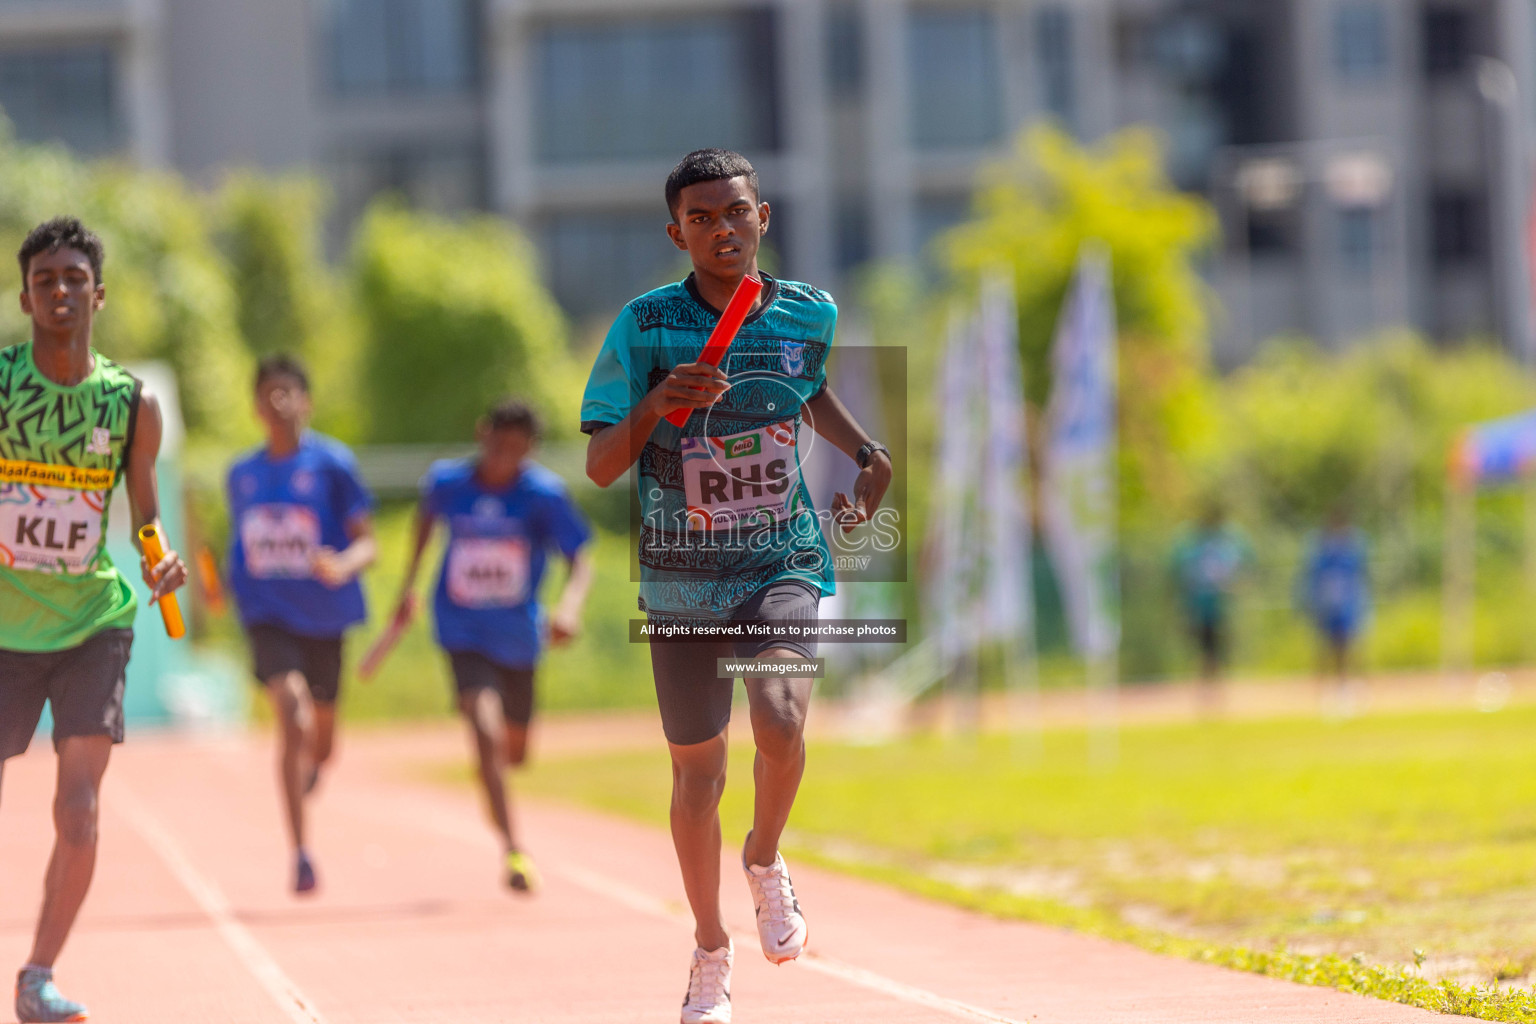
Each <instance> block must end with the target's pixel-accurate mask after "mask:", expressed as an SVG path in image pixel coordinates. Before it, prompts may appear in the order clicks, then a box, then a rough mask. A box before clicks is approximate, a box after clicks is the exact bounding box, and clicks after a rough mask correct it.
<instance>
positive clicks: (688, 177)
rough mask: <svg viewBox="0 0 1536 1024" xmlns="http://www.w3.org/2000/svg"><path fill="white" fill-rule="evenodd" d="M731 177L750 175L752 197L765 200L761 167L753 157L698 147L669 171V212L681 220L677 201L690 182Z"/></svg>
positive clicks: (695, 183)
mask: <svg viewBox="0 0 1536 1024" xmlns="http://www.w3.org/2000/svg"><path fill="white" fill-rule="evenodd" d="M731 178H746V179H747V187H748V188H750V189H751V190H752V198H753V199H756V200H758V201H759V202H761V201H762V198H763V194H762V193H761V192H760V191H759V190H758V187H757V171H756V170H754V169H753V167H752V161H750V160H748V159H747V158H746V157H744V156H742V155H741V154H740V153H737V152H735V151H734V150H729V149H696V150H694V151H693V152H692V153H689V154H688V155H687V156H685V157H683V159H682V160H681V161H680V162H679V163H678V165H677V166H676V167H674V168H672V173H671V174H669V175H667V212H669V213H671V214H672V219H673V220H677V202H678V200H679V199H680V198H682V195H683V189H685V188H687V187H688V186H689V185H697V184H698V183H699V182H701V181H729V180H730V179H731Z"/></svg>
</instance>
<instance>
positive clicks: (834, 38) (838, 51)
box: [827, 3, 864, 97]
mask: <svg viewBox="0 0 1536 1024" xmlns="http://www.w3.org/2000/svg"><path fill="white" fill-rule="evenodd" d="M860 17H861V15H860V12H859V9H858V7H856V6H854V5H853V4H850V3H839V4H833V5H829V6H828V8H827V84H828V85H829V86H831V88H832V94H833V95H834V96H840V97H842V96H857V95H858V93H859V90H860V89H861V88H862V87H863V84H864V26H863V25H862V24H861V22H860Z"/></svg>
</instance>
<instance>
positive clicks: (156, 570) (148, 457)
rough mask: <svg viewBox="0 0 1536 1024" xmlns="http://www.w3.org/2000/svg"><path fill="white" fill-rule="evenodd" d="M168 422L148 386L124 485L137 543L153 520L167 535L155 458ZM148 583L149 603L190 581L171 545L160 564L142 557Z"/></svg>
mask: <svg viewBox="0 0 1536 1024" xmlns="http://www.w3.org/2000/svg"><path fill="white" fill-rule="evenodd" d="M164 427H165V424H164V421H163V419H162V417H161V415H160V400H159V399H157V398H156V397H155V396H154V395H153V394H152V393H151V392H150V390H149V389H148V388H144V389H143V390H141V391H140V392H139V411H138V419H137V421H136V423H135V425H134V430H133V440H132V442H131V443H130V444H129V446H128V467H127V473H126V474H125V476H126V479H125V481H124V488H125V489H126V490H127V492H128V508H129V511H130V512H131V513H132V516H133V531H132V533H133V543H134V544H135V546H137V545H138V543H139V529H140V528H141V527H145V526H148V525H150V524H151V523H153V524H154V526H155V527H156V528H157V529H158V530H159V531H160V535H161V536H162V537H163V536H165V530H164V529H163V528H162V527H161V526H160V486H159V483H158V482H157V480H156V477H155V458H156V457H157V456H158V455H159V454H160V435H161V432H162V431H163V430H164ZM139 563H140V565H139V568H140V571H141V572H142V573H143V574H144V584H145V586H147V587H149V590H150V594H149V603H150V604H154V603H155V602H156V601H158V600H160V598H161V597H163V596H164V595H166V594H169V593H170V592H171V591H173V590H175V589H176V588H177V587H179V586H181V585H182V584H183V583H185V582H187V566H186V563H185V562H183V561H182V560H181V555H179V554H178V553H177V552H176V551H175V550H174V549H169V550H167V551H166V553H165V557H164V558H162V559H161V560H160V561H159V563H158V564H156V565H149V564H147V563H145V562H144V560H143V558H140V559H139Z"/></svg>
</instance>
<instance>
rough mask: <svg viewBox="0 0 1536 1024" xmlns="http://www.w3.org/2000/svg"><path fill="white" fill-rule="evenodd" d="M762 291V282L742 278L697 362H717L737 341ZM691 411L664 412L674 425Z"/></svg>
mask: <svg viewBox="0 0 1536 1024" xmlns="http://www.w3.org/2000/svg"><path fill="white" fill-rule="evenodd" d="M762 290H763V282H762V281H761V280H759V279H758V278H755V277H753V276H752V275H751V274H748V275H746V276H745V277H743V278H742V279H741V284H738V285H737V286H736V292H735V294H733V295H732V296H731V301H730V302H728V303H726V305H725V312H724V313H721V314H720V322H719V323H717V324H715V329H714V330H713V331H710V332H709V340H708V341H706V342H705V343H704V352H703V354H702V355H700V356H699V362H701V363H708V364H709V365H710V366H719V365H720V360H722V359H724V358H725V350H726V349H728V348H730V347H731V342H733V341H735V340H736V332H737V331H739V330H741V325H742V322H743V321H745V320H746V319H747V311H748V310H750V309H751V308H752V304H753V303H754V302H756V301H757V296H758V293H760V292H761V291H762ZM691 412H693V410H692V409H673V410H672V411H671V412H669V413H667V416H666V420H667V422H668V423H670V424H672V425H673V426H674V427H681V426H683V425H684V424H685V423H687V422H688V414H689V413H691Z"/></svg>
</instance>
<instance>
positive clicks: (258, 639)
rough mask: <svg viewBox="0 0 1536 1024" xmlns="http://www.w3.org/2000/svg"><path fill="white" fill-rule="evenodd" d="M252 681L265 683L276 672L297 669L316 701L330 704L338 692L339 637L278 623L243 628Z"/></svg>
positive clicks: (339, 688)
mask: <svg viewBox="0 0 1536 1024" xmlns="http://www.w3.org/2000/svg"><path fill="white" fill-rule="evenodd" d="M245 632H246V636H247V637H248V638H249V639H250V641H251V658H252V660H253V661H254V662H255V672H256V681H257V682H258V683H260V684H261V685H263V686H266V685H267V684H268V683H270V682H271V681H272V680H273V679H274V678H276V677H277V676H285V675H287V674H288V673H289V672H297V673H299V674H300V675H302V676H303V677H304V682H305V683H307V684H308V685H309V695H310V697H312V698H313V699H314V702H315V703H316V704H323V705H326V706H330V705H333V704H335V703H336V698H337V697H338V696H339V695H340V693H341V637H339V636H304V635H302V634H300V633H294V632H292V631H290V630H286V629H284V628H283V627H281V626H272V625H266V624H262V625H256V626H248V627H247V628H246V631H245Z"/></svg>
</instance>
